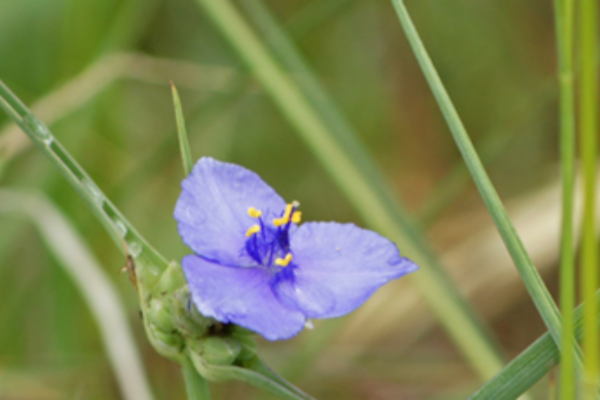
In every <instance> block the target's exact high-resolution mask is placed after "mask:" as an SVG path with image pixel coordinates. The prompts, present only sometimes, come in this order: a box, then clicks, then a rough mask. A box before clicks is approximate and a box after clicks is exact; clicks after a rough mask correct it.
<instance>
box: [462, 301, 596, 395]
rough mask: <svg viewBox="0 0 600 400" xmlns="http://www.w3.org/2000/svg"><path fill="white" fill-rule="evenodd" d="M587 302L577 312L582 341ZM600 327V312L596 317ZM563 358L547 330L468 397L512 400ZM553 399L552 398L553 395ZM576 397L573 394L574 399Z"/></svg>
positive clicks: (576, 321)
mask: <svg viewBox="0 0 600 400" xmlns="http://www.w3.org/2000/svg"><path fill="white" fill-rule="evenodd" d="M593 301H594V303H596V310H597V311H599V310H600V308H598V306H599V305H600V291H597V292H596V293H595V295H594V300H593ZM583 308H584V305H581V306H579V307H577V309H576V310H575V312H574V317H575V318H574V321H575V322H574V332H575V337H576V338H577V339H578V340H579V339H581V337H582V335H583V319H584V316H583V312H584V309H583ZM594 319H595V322H596V326H600V313H597V314H596V315H595V317H594ZM559 361H561V355H560V350H559V349H558V347H557V346H556V343H555V342H554V339H553V338H552V336H551V335H550V333H548V332H546V333H545V334H544V335H542V336H541V337H540V338H539V339H538V340H536V341H535V342H534V343H533V344H532V345H530V346H529V347H528V348H527V349H525V350H524V351H523V352H521V354H519V355H518V356H517V357H516V358H515V359H514V360H512V361H511V362H510V364H508V365H507V366H506V367H505V368H504V369H503V370H502V371H501V372H500V373H498V374H497V375H496V376H494V377H493V378H492V379H490V380H489V381H488V382H486V383H485V385H483V386H482V387H481V389H479V390H478V391H477V392H475V393H474V394H473V395H471V397H469V400H484V399H485V400H513V399H516V398H517V397H518V396H520V395H521V394H522V393H525V391H526V390H527V389H529V388H530V387H531V386H533V385H534V384H535V383H536V382H537V381H538V380H540V379H541V378H542V377H543V376H545V375H546V374H547V373H548V372H549V371H550V370H551V369H552V368H554V366H556V364H558V362H559ZM550 398H553V397H550ZM574 398H575V397H571V399H574Z"/></svg>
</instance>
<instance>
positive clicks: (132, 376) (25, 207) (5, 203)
mask: <svg viewBox="0 0 600 400" xmlns="http://www.w3.org/2000/svg"><path fill="white" fill-rule="evenodd" d="M0 212H2V213H23V214H25V215H27V216H28V217H29V218H30V219H31V221H32V222H33V223H34V224H35V227H36V228H37V229H38V231H39V232H40V234H41V235H42V237H43V239H44V242H45V243H46V244H47V246H48V248H49V249H50V251H51V252H52V253H53V254H54V256H55V257H56V259H57V260H58V261H59V264H60V265H61V266H62V267H63V268H64V269H65V271H66V273H67V274H68V275H69V276H70V277H71V279H72V281H73V283H74V284H75V286H76V287H77V288H78V289H79V292H80V294H81V297H83V299H84V300H85V301H86V303H87V305H88V307H89V309H90V311H91V312H92V315H93V317H94V319H95V320H96V322H97V324H98V329H99V331H100V337H101V339H102V343H103V345H104V348H105V350H106V353H107V356H108V360H109V362H110V363H111V366H112V369H113V371H114V374H115V378H116V381H117V383H118V384H119V389H120V390H121V393H122V395H123V398H124V399H128V400H151V399H152V398H153V396H152V391H151V389H150V385H149V384H148V379H147V377H146V374H145V372H144V367H143V364H142V361H141V357H140V355H139V353H138V351H137V349H136V345H135V340H134V338H133V333H132V332H131V329H130V327H129V323H128V320H127V316H126V315H125V313H124V312H123V309H124V307H123V306H122V304H121V301H120V300H119V295H118V292H117V289H116V288H115V286H114V284H113V283H112V282H111V280H110V279H109V278H108V276H107V275H106V273H105V272H104V270H103V269H102V267H101V266H100V264H99V263H98V261H97V260H96V258H95V257H94V256H93V255H92V252H91V250H90V249H89V248H88V247H87V245H86V244H85V243H84V242H83V240H82V239H81V238H80V237H79V235H78V234H77V233H76V230H75V228H74V227H73V226H72V225H71V223H70V222H69V221H68V219H67V218H66V217H65V216H64V215H62V213H61V212H60V211H59V210H58V209H57V208H56V207H55V206H54V205H53V204H52V203H50V202H49V201H48V200H45V199H44V198H43V197H41V196H35V195H30V194H21V193H17V192H13V191H9V190H5V189H0Z"/></svg>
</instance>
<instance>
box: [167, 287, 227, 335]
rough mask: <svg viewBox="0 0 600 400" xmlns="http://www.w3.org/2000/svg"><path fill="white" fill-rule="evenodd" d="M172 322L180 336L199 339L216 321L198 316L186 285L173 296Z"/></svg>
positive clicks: (198, 313)
mask: <svg viewBox="0 0 600 400" xmlns="http://www.w3.org/2000/svg"><path fill="white" fill-rule="evenodd" d="M173 301H174V307H173V309H174V313H173V322H174V324H175V327H176V328H177V329H178V330H179V331H180V332H181V334H182V335H184V336H186V337H190V338H201V337H202V336H204V335H205V334H206V333H207V332H208V329H209V328H210V327H211V326H213V325H215V324H216V323H217V321H215V320H214V319H213V318H208V317H205V316H203V315H202V314H200V312H199V311H198V309H197V308H196V305H195V304H194V302H193V301H192V298H191V294H190V290H189V287H188V286H187V285H185V286H183V287H182V288H179V289H177V290H176V291H175V293H174V294H173Z"/></svg>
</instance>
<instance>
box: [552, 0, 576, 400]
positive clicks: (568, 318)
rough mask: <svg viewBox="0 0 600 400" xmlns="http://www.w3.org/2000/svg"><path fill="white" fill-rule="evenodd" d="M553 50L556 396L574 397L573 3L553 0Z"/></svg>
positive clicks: (569, 0) (566, 0)
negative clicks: (558, 315)
mask: <svg viewBox="0 0 600 400" xmlns="http://www.w3.org/2000/svg"><path fill="white" fill-rule="evenodd" d="M554 14H555V19H556V48H557V55H558V70H559V71H558V75H559V86H560V158H561V174H562V182H563V187H562V229H561V244H560V246H561V252H560V309H561V311H562V314H563V334H562V341H561V343H562V359H561V364H560V377H559V389H558V391H559V395H560V398H561V399H572V398H574V397H575V391H576V387H575V386H576V385H575V353H574V345H573V339H574V333H573V309H574V308H575V249H574V242H573V197H574V181H575V95H574V88H573V1H572V0H555V1H554Z"/></svg>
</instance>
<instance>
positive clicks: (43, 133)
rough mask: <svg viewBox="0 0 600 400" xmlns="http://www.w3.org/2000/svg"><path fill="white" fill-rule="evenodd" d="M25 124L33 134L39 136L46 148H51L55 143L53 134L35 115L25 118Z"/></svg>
mask: <svg viewBox="0 0 600 400" xmlns="http://www.w3.org/2000/svg"><path fill="white" fill-rule="evenodd" d="M23 122H25V123H26V124H27V126H29V127H30V128H31V130H32V131H33V134H34V135H35V136H37V138H38V139H40V140H41V141H42V142H43V143H44V144H46V146H49V145H50V144H52V142H53V141H54V137H52V133H50V129H48V127H47V126H46V124H44V123H43V122H42V121H40V120H39V119H37V117H36V116H35V115H33V114H29V115H27V116H26V117H25V118H23Z"/></svg>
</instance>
